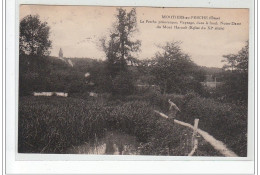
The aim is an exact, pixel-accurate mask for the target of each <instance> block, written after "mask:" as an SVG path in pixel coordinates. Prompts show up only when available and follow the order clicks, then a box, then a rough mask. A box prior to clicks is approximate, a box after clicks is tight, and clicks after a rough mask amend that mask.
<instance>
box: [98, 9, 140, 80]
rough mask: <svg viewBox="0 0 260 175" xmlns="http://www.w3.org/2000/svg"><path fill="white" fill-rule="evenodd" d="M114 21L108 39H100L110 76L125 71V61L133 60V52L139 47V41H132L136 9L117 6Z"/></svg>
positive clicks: (135, 28) (135, 24)
mask: <svg viewBox="0 0 260 175" xmlns="http://www.w3.org/2000/svg"><path fill="white" fill-rule="evenodd" d="M117 12H118V14H117V16H116V19H117V21H116V23H115V24H114V28H113V29H112V31H111V34H110V39H109V40H108V41H107V40H106V39H105V38H102V39H101V45H102V48H103V50H104V52H105V53H106V57H107V67H108V70H109V73H110V75H111V76H112V77H115V76H116V75H117V73H118V72H120V71H125V70H126V66H127V61H130V62H131V61H133V60H135V59H134V57H133V53H134V52H137V51H138V50H139V47H140V41H139V40H137V41H133V40H132V38H133V34H134V33H135V32H136V31H137V27H136V26H137V23H136V10H135V9H134V8H133V9H131V10H130V12H127V11H126V10H125V9H122V8H118V9H117Z"/></svg>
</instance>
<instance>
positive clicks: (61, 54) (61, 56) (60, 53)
mask: <svg viewBox="0 0 260 175" xmlns="http://www.w3.org/2000/svg"><path fill="white" fill-rule="evenodd" d="M59 58H60V59H63V51H62V49H61V48H60V51H59Z"/></svg>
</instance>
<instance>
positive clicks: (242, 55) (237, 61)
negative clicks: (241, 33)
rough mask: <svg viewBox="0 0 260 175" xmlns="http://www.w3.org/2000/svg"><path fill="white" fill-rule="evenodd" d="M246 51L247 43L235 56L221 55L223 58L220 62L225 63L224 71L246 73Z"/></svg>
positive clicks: (247, 54)
mask: <svg viewBox="0 0 260 175" xmlns="http://www.w3.org/2000/svg"><path fill="white" fill-rule="evenodd" d="M248 49H249V43H248V41H247V42H246V45H245V46H244V47H243V48H242V49H241V50H240V51H239V52H238V53H237V54H229V55H223V57H224V58H225V59H224V60H222V62H226V63H227V64H225V65H224V66H223V68H224V69H225V70H231V72H233V71H235V72H242V73H247V72H248V56H249V53H248Z"/></svg>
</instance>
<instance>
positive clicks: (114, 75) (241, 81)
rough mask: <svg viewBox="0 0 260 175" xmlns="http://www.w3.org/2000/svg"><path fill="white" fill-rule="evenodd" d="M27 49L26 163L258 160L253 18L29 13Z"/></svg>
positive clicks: (221, 11) (185, 12)
mask: <svg viewBox="0 0 260 175" xmlns="http://www.w3.org/2000/svg"><path fill="white" fill-rule="evenodd" d="M17 42H19V100H18V124H17V125H18V133H17V136H18V137H17V153H18V154H21V155H26V154H28V153H34V154H36V156H37V155H38V156H40V155H43V154H44V155H45V154H70V155H71V154H72V155H76V154H84V155H119V156H120V155H122V156H125V155H131V156H133V157H135V156H136V157H138V156H147V157H148V156H165V157H173V158H174V157H178V156H182V157H184V158H185V157H187V158H188V157H191V156H193V157H248V144H249V143H248V118H249V117H250V116H249V115H248V101H249V98H248V86H249V84H248V71H249V68H248V63H249V48H250V47H249V42H250V41H249V9H247V8H244V9H243V8H237V9H231V8H229V9H225V8H172V7H171V8H170V7H167V8H163V7H120V6H117V7H105V6H83V5H82V6H60V5H25V4H24V5H22V4H21V5H20V6H19V41H17ZM251 117H253V116H251Z"/></svg>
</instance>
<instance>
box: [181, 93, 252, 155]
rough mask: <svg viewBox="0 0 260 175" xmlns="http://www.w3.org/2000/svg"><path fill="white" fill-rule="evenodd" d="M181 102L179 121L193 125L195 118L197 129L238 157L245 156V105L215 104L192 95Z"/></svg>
mask: <svg viewBox="0 0 260 175" xmlns="http://www.w3.org/2000/svg"><path fill="white" fill-rule="evenodd" d="M183 100H184V102H183V104H182V105H181V106H180V109H181V111H182V112H181V116H180V117H181V118H180V119H181V120H184V121H186V122H189V123H193V122H194V119H195V118H199V119H200V122H199V128H201V129H203V130H205V131H207V132H208V133H210V134H211V135H213V136H214V137H215V138H216V139H218V140H221V141H223V142H224V143H226V144H227V146H228V147H229V148H231V149H232V150H233V151H234V152H235V153H237V154H238V155H240V156H246V155H247V106H246V105H241V106H237V105H233V104H229V103H223V102H217V101H216V100H214V99H209V98H202V97H199V96H197V95H192V94H190V95H186V96H185V98H184V99H183Z"/></svg>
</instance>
